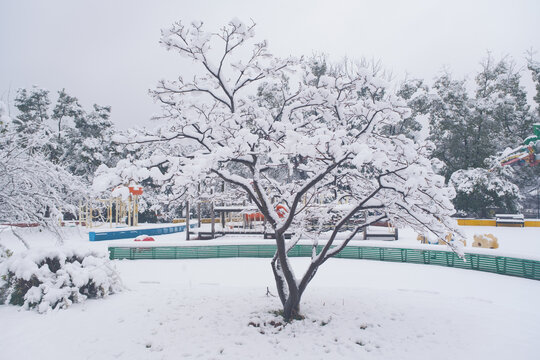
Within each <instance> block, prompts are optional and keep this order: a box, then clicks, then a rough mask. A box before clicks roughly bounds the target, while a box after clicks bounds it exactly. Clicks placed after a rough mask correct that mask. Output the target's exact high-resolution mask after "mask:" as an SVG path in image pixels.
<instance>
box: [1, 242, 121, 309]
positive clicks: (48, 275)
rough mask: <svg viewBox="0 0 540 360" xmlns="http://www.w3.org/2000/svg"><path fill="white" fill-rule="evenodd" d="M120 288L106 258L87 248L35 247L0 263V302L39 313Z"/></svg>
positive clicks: (104, 294)
mask: <svg viewBox="0 0 540 360" xmlns="http://www.w3.org/2000/svg"><path fill="white" fill-rule="evenodd" d="M121 288H122V286H121V282H120V279H119V277H118V276H117V274H116V271H115V270H114V268H113V266H112V264H111V263H110V261H109V259H108V258H107V257H106V256H105V255H103V254H100V253H95V252H91V251H81V250H67V249H58V248H55V249H50V250H49V249H47V250H43V249H35V250H28V251H26V252H24V253H20V254H15V255H12V256H10V257H9V258H7V259H6V260H5V261H3V262H2V263H0V304H12V305H19V306H22V307H24V308H25V309H36V310H37V311H38V312H40V313H44V312H47V311H49V310H53V309H65V308H67V307H68V306H70V305H71V304H73V303H78V302H83V301H84V300H86V299H87V298H90V299H91V298H102V297H105V296H107V295H109V294H113V293H115V292H118V291H120V290H121Z"/></svg>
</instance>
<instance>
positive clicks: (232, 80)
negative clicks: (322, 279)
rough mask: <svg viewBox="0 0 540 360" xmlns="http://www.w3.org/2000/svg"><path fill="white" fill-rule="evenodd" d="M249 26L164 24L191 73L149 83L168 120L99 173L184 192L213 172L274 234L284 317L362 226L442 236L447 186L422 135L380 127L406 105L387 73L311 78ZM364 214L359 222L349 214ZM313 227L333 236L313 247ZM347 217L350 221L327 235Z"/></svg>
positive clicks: (212, 179) (399, 117)
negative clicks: (212, 28)
mask: <svg viewBox="0 0 540 360" xmlns="http://www.w3.org/2000/svg"><path fill="white" fill-rule="evenodd" d="M254 27H255V25H254V24H251V25H246V24H244V23H242V22H240V21H238V20H233V21H231V22H230V23H228V25H226V26H224V27H223V28H221V29H220V31H218V32H216V33H214V32H207V31H205V29H204V27H203V24H202V23H200V22H194V23H192V24H190V25H186V24H184V23H181V22H177V23H175V24H174V25H173V26H172V27H171V28H169V29H166V30H163V31H162V38H161V43H162V44H163V45H164V46H165V48H166V49H167V50H171V51H175V52H178V53H179V54H180V55H182V56H184V57H185V58H187V59H190V60H191V61H193V62H195V63H196V64H197V65H199V70H200V72H199V73H198V74H197V75H195V76H194V77H192V78H189V79H187V78H183V77H181V76H180V77H178V78H177V79H176V80H173V81H166V80H162V81H160V82H159V84H158V86H157V89H156V90H155V91H153V95H154V97H155V99H156V100H157V101H159V102H160V103H161V104H162V105H163V111H164V113H163V114H164V115H163V117H164V118H165V119H167V123H166V124H165V125H163V126H161V127H159V128H157V129H156V130H154V131H146V132H139V133H133V134H132V135H131V136H128V137H126V138H125V139H124V141H125V142H126V143H130V144H132V145H133V146H139V147H140V148H141V149H145V150H141V152H140V153H141V154H146V155H147V156H146V157H144V158H140V159H137V160H132V161H131V162H130V161H122V162H120V163H119V164H118V166H117V167H116V168H114V169H107V168H105V167H101V168H100V169H99V173H100V174H101V176H100V177H99V178H98V182H99V183H100V185H101V186H104V187H107V186H114V185H116V184H118V183H125V182H127V181H129V180H135V181H138V182H140V181H142V180H144V179H146V178H149V177H150V178H152V179H153V181H156V182H161V183H162V184H163V185H164V186H165V187H167V189H168V191H170V192H171V193H172V194H174V195H176V196H180V195H184V196H185V198H192V199H193V198H198V197H201V196H204V194H201V193H202V192H204V191H207V194H206V195H208V194H209V193H212V196H213V198H214V199H219V198H220V196H221V193H219V192H218V191H216V189H215V186H202V187H201V186H200V185H201V184H212V183H219V182H223V183H225V184H226V193H227V192H229V191H231V190H232V189H234V191H237V192H238V193H239V194H242V195H243V199H245V200H248V201H251V202H252V203H253V204H255V205H256V206H257V208H258V209H259V211H260V212H261V213H262V214H263V215H264V216H265V218H266V220H267V224H268V226H269V230H270V231H271V232H273V233H275V237H276V245H277V252H276V254H275V256H274V258H273V259H272V262H271V264H272V270H273V273H274V277H275V281H276V287H277V292H278V294H279V298H280V299H281V302H282V304H283V316H284V318H285V320H287V321H288V320H291V319H293V318H295V317H297V316H299V312H300V299H301V297H302V294H303V293H304V291H305V290H306V287H307V286H308V284H309V283H310V281H311V280H312V279H313V277H314V276H315V274H316V273H317V271H318V269H319V267H320V266H321V265H322V264H323V263H325V262H326V261H327V260H328V259H330V258H331V257H333V256H334V255H336V254H337V253H339V252H340V251H341V250H342V249H343V248H344V247H345V246H347V244H348V243H349V241H350V240H351V239H352V238H353V237H354V236H355V234H357V233H358V232H359V231H361V230H362V229H363V228H364V227H365V226H367V225H369V224H372V223H374V222H375V221H379V220H382V219H389V220H391V221H392V222H393V223H394V224H396V225H397V226H402V225H407V226H412V227H414V228H416V229H422V231H426V230H431V231H432V232H434V233H435V234H437V235H438V236H440V237H442V238H444V236H445V235H446V234H447V233H448V232H449V231H454V230H455V228H454V226H453V222H452V221H451V220H450V219H449V216H450V215H451V214H453V212H454V208H453V206H452V203H451V201H450V200H451V198H452V197H453V195H454V190H453V189H452V188H449V187H446V186H445V182H444V178H443V177H442V176H439V175H437V174H435V173H434V171H433V169H432V163H431V161H430V160H429V158H428V157H429V155H430V152H431V151H432V146H431V144H430V143H427V142H415V141H414V140H412V139H410V138H407V137H406V136H404V135H397V136H395V135H389V134H388V131H387V128H388V126H392V125H395V124H397V123H399V122H401V121H403V119H404V118H405V117H407V116H409V114H410V110H409V109H408V108H407V106H406V104H405V102H404V101H403V100H402V99H400V98H399V97H397V96H395V95H393V94H392V92H391V91H389V90H388V83H387V82H386V81H384V80H382V79H380V78H379V77H377V76H374V74H373V71H371V69H370V68H363V67H358V66H357V67H346V68H342V70H341V71H339V72H337V71H336V72H332V73H327V74H324V75H321V76H320V77H319V78H318V79H316V77H317V74H314V72H313V71H312V70H313V69H312V67H310V64H309V62H308V61H305V60H303V59H290V58H289V59H279V58H276V57H274V56H272V55H271V54H270V53H269V52H268V49H267V43H266V41H261V42H254V41H253V37H254ZM315 80H316V81H315ZM265 94H266V95H265ZM268 99H270V100H271V101H268ZM187 145H189V146H190V147H188V146H187ZM277 169H284V171H276V170H277ZM282 174H285V176H282ZM226 193H225V195H226ZM238 200H240V201H241V200H242V198H239V197H238V196H237V201H238ZM278 205H282V206H285V207H286V208H287V212H286V213H285V214H284V213H280V214H278V212H279V211H278V210H277V206H278ZM364 212H366V214H367V218H366V219H365V221H362V222H357V221H352V220H353V219H357V217H358V216H359V215H360V214H363V213H364ZM322 225H324V227H329V228H330V229H331V235H330V238H329V239H328V240H327V241H326V242H324V243H321V244H322V245H323V246H322V250H317V247H316V246H315V245H317V244H318V237H317V234H318V232H319V231H320V229H321V227H322ZM346 226H351V227H352V228H353V231H352V232H350V233H348V235H347V237H346V239H345V240H343V241H337V240H336V236H337V234H338V232H340V231H342V230H343V229H344V228H345V227H346ZM285 233H294V236H293V238H292V239H291V240H286V239H285ZM307 233H311V234H312V235H313V236H312V237H313V238H314V239H315V240H314V247H313V254H312V258H311V263H310V265H309V267H308V269H307V270H306V272H305V273H304V274H303V275H301V276H300V277H296V276H295V273H294V271H293V268H292V266H291V263H290V262H289V259H288V256H287V254H288V252H289V250H290V249H291V248H292V247H293V246H294V245H295V244H296V243H297V242H298V240H299V239H300V238H301V237H303V236H304V235H305V234H307Z"/></svg>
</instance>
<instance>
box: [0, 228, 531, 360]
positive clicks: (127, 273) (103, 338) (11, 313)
mask: <svg viewBox="0 0 540 360" xmlns="http://www.w3.org/2000/svg"><path fill="white" fill-rule="evenodd" d="M463 230H464V231H465V232H466V233H467V234H468V235H469V236H470V237H471V240H472V235H473V234H475V233H482V234H483V233H493V234H494V235H495V236H497V237H498V238H499V245H500V248H499V249H496V250H485V251H489V252H494V253H497V254H502V255H508V254H514V255H523V256H529V257H536V258H540V228H523V229H522V228H492V227H463ZM19 232H20V233H21V234H24V235H25V237H26V238H27V239H28V241H29V242H30V243H31V245H32V246H33V247H39V246H44V247H46V246H52V245H54V244H55V240H52V236H51V234H48V233H46V232H44V231H41V232H40V231H39V229H36V228H30V229H19ZM63 232H64V237H65V243H66V245H67V246H75V247H90V248H94V249H96V248H97V249H103V250H104V251H105V250H106V247H107V246H110V245H112V244H114V245H120V244H134V242H133V241H132V240H118V241H107V242H93V243H91V242H89V241H88V234H87V230H85V229H79V228H66V229H64V230H63ZM155 238H156V241H155V244H156V245H160V244H172V243H176V244H180V245H181V244H184V245H194V244H201V245H210V244H216V243H246V242H262V241H264V240H262V239H261V237H260V236H256V237H247V236H243V237H242V236H240V237H238V236H237V237H229V238H225V239H221V240H208V241H190V242H186V241H185V234H183V233H177V234H170V235H164V236H157V237H155ZM468 242H469V244H468V247H469V246H470V241H468ZM0 243H2V244H3V245H4V246H6V247H8V248H11V249H12V250H15V251H19V250H21V249H22V245H21V244H20V242H19V241H18V240H17V239H16V238H15V237H14V236H13V234H11V230H9V229H4V230H3V231H2V232H0ZM355 244H375V245H381V244H382V245H388V246H411V247H416V246H419V245H418V244H419V243H418V241H417V240H416V234H415V233H413V232H412V231H409V230H406V229H405V230H402V231H401V232H400V240H398V241H395V242H392V241H375V240H372V241H368V242H367V241H355ZM145 245H146V244H145ZM432 247H434V248H441V247H440V246H434V245H433V246H432ZM467 250H472V249H467ZM292 261H293V264H294V265H295V266H296V268H297V269H296V271H297V272H298V273H300V271H301V269H302V268H304V267H305V266H306V265H307V264H308V261H309V260H308V259H298V258H296V259H292ZM115 263H116V267H117V270H118V272H119V274H120V276H121V278H122V279H123V281H124V285H125V287H126V290H125V291H124V292H122V293H119V294H115V295H112V296H110V297H108V298H106V299H104V300H89V301H86V302H85V303H83V304H75V305H73V306H72V307H71V308H69V309H68V310H59V311H53V312H51V313H48V314H45V315H40V314H38V313H36V312H34V311H24V310H20V309H19V308H17V307H14V306H0V322H1V324H2V329H4V331H3V334H2V336H1V337H0V349H1V351H0V359H15V358H19V359H34V358H36V359H37V358H39V359H44V360H48V359H51V360H52V359H55V360H57V359H178V358H188V359H189V358H200V359H244V358H248V357H256V358H258V359H273V358H275V357H276V356H280V357H281V358H283V359H340V358H344V359H415V360H416V359H427V358H435V359H472V358H476V359H490V360H491V359H493V360H495V359H508V358H510V357H512V358H516V359H536V358H537V357H538V353H539V351H540V347H539V345H538V341H537V337H538V334H539V333H540V309H539V308H538V299H540V282H538V281H534V280H528V279H520V278H514V277H509V276H502V275H497V274H490V273H482V272H476V271H470V270H460V269H452V268H444V267H436V266H425V265H415V264H401V263H387V262H376V261H364V260H344V259H331V260H330V261H328V262H327V263H326V264H324V265H323V267H322V268H321V269H320V271H319V272H318V273H317V275H316V277H315V279H314V280H313V282H312V284H311V285H310V287H309V288H308V290H307V292H306V293H305V295H304V297H303V302H302V312H303V314H304V315H305V316H306V319H305V320H303V321H299V322H294V323H293V324H289V325H286V326H283V325H279V324H278V325H277V326H276V325H272V323H274V322H279V321H280V319H279V317H276V316H274V315H273V314H272V311H275V310H278V309H279V308H280V306H279V305H280V304H279V300H278V299H277V298H275V297H273V296H271V295H267V288H268V289H269V290H270V293H271V294H276V292H275V287H274V281H273V277H272V272H271V268H270V264H269V260H268V259H206V260H154V261H152V260H137V261H129V260H123V261H116V262H115Z"/></svg>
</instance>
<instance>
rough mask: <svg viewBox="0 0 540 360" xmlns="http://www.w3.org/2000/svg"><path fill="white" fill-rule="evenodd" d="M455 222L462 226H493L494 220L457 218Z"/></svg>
mask: <svg viewBox="0 0 540 360" xmlns="http://www.w3.org/2000/svg"><path fill="white" fill-rule="evenodd" d="M457 223H458V225H462V226H495V220H488V219H457Z"/></svg>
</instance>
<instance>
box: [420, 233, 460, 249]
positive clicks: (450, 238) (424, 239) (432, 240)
mask: <svg viewBox="0 0 540 360" xmlns="http://www.w3.org/2000/svg"><path fill="white" fill-rule="evenodd" d="M416 240H418V241H420V243H421V244H430V245H446V244H449V243H452V242H454V241H456V240H455V238H454V235H453V234H451V233H449V234H447V235H446V236H445V237H444V240H443V239H441V238H438V237H435V236H429V235H426V234H418V236H417V237H416ZM459 241H460V242H461V243H462V244H463V246H467V241H466V240H464V239H460V240H459Z"/></svg>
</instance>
